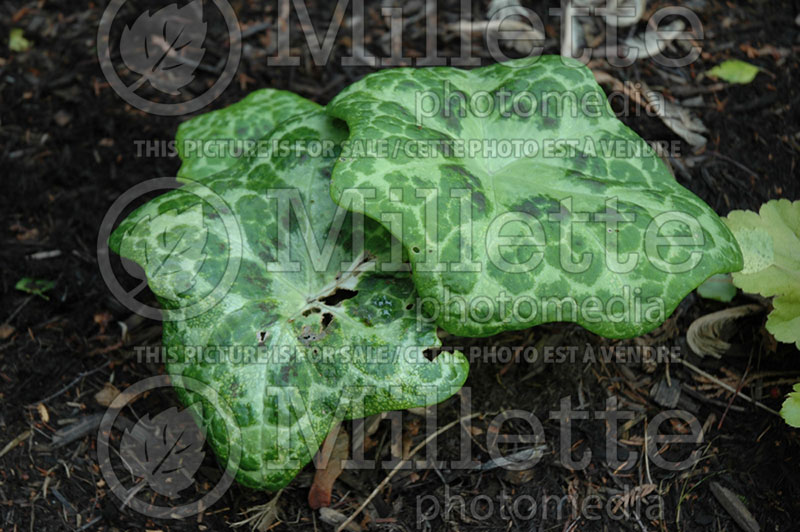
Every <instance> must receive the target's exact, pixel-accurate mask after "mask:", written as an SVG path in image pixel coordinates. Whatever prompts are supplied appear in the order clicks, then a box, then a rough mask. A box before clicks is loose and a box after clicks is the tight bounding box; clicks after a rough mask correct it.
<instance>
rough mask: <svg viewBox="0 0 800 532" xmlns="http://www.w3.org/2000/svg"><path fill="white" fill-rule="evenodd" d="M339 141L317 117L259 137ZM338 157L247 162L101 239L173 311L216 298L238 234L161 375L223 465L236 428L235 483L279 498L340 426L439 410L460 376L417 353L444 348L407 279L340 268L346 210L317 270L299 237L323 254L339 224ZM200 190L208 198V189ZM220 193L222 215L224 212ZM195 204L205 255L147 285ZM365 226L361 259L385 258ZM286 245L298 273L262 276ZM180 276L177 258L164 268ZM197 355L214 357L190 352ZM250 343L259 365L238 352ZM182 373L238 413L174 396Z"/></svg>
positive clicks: (170, 329)
mask: <svg viewBox="0 0 800 532" xmlns="http://www.w3.org/2000/svg"><path fill="white" fill-rule="evenodd" d="M345 135H346V132H345V131H343V130H342V129H341V126H337V125H335V124H334V122H333V120H332V119H331V118H329V117H328V116H326V115H325V114H324V112H322V111H313V112H311V113H307V114H305V115H302V116H299V117H295V118H294V119H292V120H289V121H286V122H283V123H281V124H280V125H279V126H278V127H277V129H276V130H275V131H273V132H272V133H271V134H270V135H268V139H269V140H281V141H283V140H285V141H291V142H294V141H317V140H330V141H333V142H334V143H335V144H338V143H339V142H341V140H343V139H344V137H345ZM334 160H335V154H332V155H330V156H321V157H311V156H308V154H307V153H304V152H302V151H296V152H295V151H293V152H290V153H289V154H287V155H285V156H277V155H275V154H273V155H272V156H269V157H249V158H247V159H243V160H241V161H239V162H238V163H237V164H236V165H235V166H234V167H233V168H231V169H230V170H227V171H223V172H222V173H220V174H217V175H213V176H206V177H204V178H203V186H199V187H198V186H193V185H192V184H191V183H190V184H189V185H187V186H185V187H182V188H180V189H177V190H174V191H170V192H169V193H167V194H164V195H162V196H159V197H157V198H155V199H154V200H152V201H150V202H149V203H147V204H145V205H144V206H142V207H140V208H139V209H138V210H137V211H135V212H134V213H133V214H131V215H130V216H129V217H128V218H127V219H126V220H125V221H123V222H122V224H121V225H120V226H119V227H118V228H117V229H116V230H115V232H114V233H113V234H112V236H111V239H110V246H111V248H112V249H114V250H115V251H121V252H122V255H123V256H124V257H126V258H128V259H130V260H133V261H134V262H137V263H138V264H140V265H141V266H142V267H143V268H144V270H145V272H146V273H147V275H148V280H149V282H150V283H151V289H152V291H153V292H154V293H155V294H156V296H157V297H158V299H159V301H160V303H161V304H162V306H163V307H164V308H165V309H168V310H170V309H180V308H182V307H191V306H192V305H196V304H199V303H198V302H199V301H203V300H204V298H207V297H208V296H209V294H212V293H213V292H214V287H215V286H216V285H217V284H218V283H219V282H220V281H221V280H222V279H224V278H225V275H226V274H225V272H224V271H225V270H226V268H227V265H228V264H229V260H230V257H229V256H228V255H229V251H230V249H232V248H233V247H234V246H233V245H232V244H231V242H233V241H236V240H237V239H240V242H241V248H242V250H243V253H242V257H241V262H240V265H239V267H238V272H237V274H236V276H235V280H234V282H233V283H232V286H230V288H229V289H228V290H227V292H226V294H225V295H224V297H223V298H221V299H220V300H218V301H212V302H211V303H210V304H209V305H208V307H209V308H208V310H207V311H206V312H203V313H201V314H199V315H197V316H195V317H191V318H188V319H186V320H182V321H167V322H165V323H164V342H163V343H164V346H165V347H167V349H168V350H169V351H168V353H169V358H168V361H167V370H168V372H169V374H170V375H171V376H172V378H173V379H174V384H175V387H176V390H177V391H178V394H179V396H180V398H181V400H182V402H183V403H184V404H185V405H193V404H195V403H198V401H200V403H199V404H204V403H205V406H204V407H203V409H202V410H203V411H202V412H198V415H200V416H201V417H202V419H203V424H204V425H205V426H207V427H208V434H209V436H208V438H209V441H210V443H211V446H212V448H213V449H214V451H215V453H216V454H217V456H218V457H219V458H220V460H221V462H223V463H224V462H225V461H226V459H227V457H228V456H229V454H230V453H231V452H232V451H231V445H237V444H236V442H232V441H229V435H230V434H231V433H232V431H231V430H229V428H230V427H231V426H237V427H239V429H240V430H241V434H242V441H241V446H242V448H241V451H242V452H241V457H242V458H241V461H240V467H239V470H238V471H237V472H236V478H237V480H238V481H239V482H241V483H242V484H245V485H247V486H249V487H253V488H256V489H267V490H275V489H279V488H281V487H283V486H285V485H286V484H287V483H288V482H290V481H291V479H292V478H294V476H295V475H296V473H297V472H298V471H299V470H300V469H301V468H302V467H303V466H304V465H305V464H307V463H308V462H309V461H310V460H311V458H312V456H313V454H314V453H315V452H316V450H317V448H318V447H319V445H320V444H321V442H322V441H323V440H324V438H325V437H326V435H327V434H328V432H329V430H330V428H331V427H332V426H333V425H334V424H335V423H337V422H338V421H340V420H342V419H349V418H356V417H364V416H367V415H371V414H374V413H378V412H384V411H389V410H396V409H404V408H410V407H414V406H424V405H428V404H433V403H437V402H440V401H442V400H444V399H445V398H447V397H449V396H450V395H451V394H453V393H454V392H455V391H457V390H458V389H459V388H460V387H461V386H462V385H463V382H464V380H465V379H466V375H467V372H468V363H467V361H466V359H465V358H464V357H463V355H461V354H460V353H458V352H455V353H447V352H444V353H441V354H439V356H438V357H436V358H435V359H434V360H433V361H431V360H428V359H427V358H426V356H425V354H424V352H425V351H426V350H427V349H431V348H436V347H438V346H439V345H441V344H440V341H439V339H438V337H437V335H436V329H435V326H433V325H432V324H425V323H419V322H418V320H417V319H416V314H415V313H416V309H415V308H414V307H413V305H414V303H415V292H414V287H413V283H412V282H411V279H410V275H409V274H408V273H407V272H400V273H382V272H380V271H377V270H376V271H361V270H355V271H352V270H350V269H348V265H351V264H352V263H353V262H354V261H355V262H359V261H358V259H357V257H354V256H353V255H360V254H358V253H357V250H354V249H353V238H352V235H353V233H352V224H351V223H350V220H351V218H352V215H350V214H347V215H346V220H345V222H344V224H343V226H342V230H341V233H340V234H339V238H338V240H336V245H335V247H334V248H333V251H332V256H331V259H330V260H329V261H328V262H327V267H325V268H323V269H320V270H319V271H317V268H315V267H313V264H312V260H311V255H310V252H309V251H308V249H307V247H306V241H305V239H304V235H305V236H309V235H310V237H311V238H314V239H316V242H318V243H320V246H322V242H324V241H325V238H326V237H327V236H328V231H329V228H330V227H331V225H332V223H333V221H334V219H335V217H336V213H337V206H336V205H335V204H334V203H333V202H332V201H331V199H330V195H329V182H330V171H331V165H332V164H333V161H334ZM206 187H207V189H206ZM208 189H210V191H213V193H211V192H204V190H208ZM276 189H285V190H289V191H295V192H296V193H297V194H299V197H300V198H301V200H302V201H301V203H302V205H303V206H304V208H305V210H306V211H307V217H306V218H305V220H306V221H305V222H303V221H302V220H300V218H302V217H298V216H297V214H296V213H294V214H293V215H291V216H285V215H279V213H278V210H277V209H278V207H277V203H278V201H277V200H271V199H269V198H268V194H269V193H270V191H273V190H276ZM215 195H216V196H218V197H219V198H221V199H222V200H223V202H224V204H225V205H226V206H227V207H219V203H218V202H215V200H214V199H213V198H214V196H215ZM198 209H202V212H203V217H202V224H203V228H202V231H201V230H200V229H201V228H200V227H195V229H196V234H202V238H203V241H202V242H201V241H200V240H198V242H197V245H198V246H201V245H202V246H203V248H204V253H194V254H192V253H185V254H182V255H180V256H177V257H175V258H174V260H176V261H185V269H186V270H187V272H188V273H187V276H186V279H184V280H183V281H182V282H180V283H176V281H177V280H178V279H177V278H176V277H174V276H172V275H171V276H167V277H166V278H163V279H162V278H161V277H159V276H158V275H157V274H156V275H154V276H153V279H151V273H153V272H152V269H154V268H159V267H162V268H163V266H162V264H163V261H162V260H157V261H155V263H156V264H154V265H152V266H151V265H149V264H148V257H147V250H148V249H149V248H150V247H152V246H153V245H154V242H153V241H154V240H155V241H158V240H164V239H165V238H166V236H167V235H169V234H170V233H174V234H179V235H181V237H182V238H186V237H187V236H186V235H189V237H191V235H192V234H193V233H192V231H191V229H192V227H191V226H189V225H187V223H194V224H196V223H197V222H191V220H194V219H195V218H194V216H191V217H187V216H185V215H182V213H186V212H197V210H198ZM226 210H227V211H228V212H219V211H226ZM231 216H232V217H233V219H234V221H235V224H236V225H238V228H239V234H233V235H231V234H230V233H231V231H230V227H229V226H226V225H225V223H224V219H225V218H226V217H227V218H230V217H231ZM145 217H149V219H150V220H151V221H152V224H151V225H150V226H149V227H150V231H149V232H146V231H143V229H142V228H141V227H142V226H141V225H139V223H138V222H139V221H140V220H141V219H144V218H145ZM279 226H283V227H284V228H286V229H288V231H289V232H288V235H290V236H289V237H288V239H287V240H285V241H282V242H283V243H279V242H278V231H279ZM134 229H135V231H134ZM368 231H371V232H368V234H366V235H365V237H364V238H365V241H366V244H365V247H366V251H367V256H368V257H384V256H385V255H386V252H387V250H386V249H381V247H382V246H387V247H388V245H389V241H390V235H389V234H388V233H386V232H385V231H384V230H383V229H382V228H380V227H379V226H377V225H375V226H374V227H373V228H372V229H369V230H368ZM233 233H236V231H233ZM168 240H169V241H177V240H178V237H177V236H174V235H173V236H172V237H171V238H169V239H168ZM188 244H189V243H182V244H181V247H184V246H186V245H188ZM287 245H288V248H289V252H290V254H291V258H292V260H293V261H296V262H298V263H299V270H298V271H296V272H291V271H289V272H287V271H269V269H268V266H267V265H268V264H269V263H273V262H277V258H278V257H279V253H280V249H279V248H281V247H282V246H287ZM323 249H324V248H323ZM159 258H160V257H159ZM192 261H202V264H200V265H197V264H192ZM176 269H178V267H177V264H172V265H171V270H176ZM176 286H177V288H176ZM341 289H348V290H352V291H354V292H355V293H354V294H353V297H351V298H349V299H344V300H343V301H339V302H333V301H332V300H330V299H329V298H328V296H331V295H333V294H334V293H336V292H337V290H341ZM351 294H352V293H351ZM227 348H234V349H238V350H239V351H238V352H239V355H226V354H225V352H224V350H225V349H227ZM198 349H204V350H206V352H210V353H211V354H212V357H211V358H210V359H206V358H204V357H199V356H198ZM246 349H250V350H251V351H255V352H256V357H257V358H256V359H255V360H251V359H247V358H242V357H245V355H243V353H245V354H246V351H244V350H246ZM214 353H217V354H218V355H217V358H214V356H213V355H214ZM237 356H238V357H240V358H241V360H240V359H237V358H236V357H237ZM181 377H190V378H193V379H197V380H199V381H201V382H204V383H207V384H209V385H212V386H213V387H214V388H215V389H216V390H218V391H219V393H220V394H221V395H222V397H223V399H225V400H226V401H227V403H228V404H229V406H230V411H231V412H233V414H232V415H226V414H225V413H221V412H219V411H217V410H215V409H213V408H211V406H210V405H209V404H208V403H207V401H205V400H204V398H203V397H195V396H194V394H193V393H190V392H188V391H187V390H185V389H183V388H182V387H181V386H180V379H181Z"/></svg>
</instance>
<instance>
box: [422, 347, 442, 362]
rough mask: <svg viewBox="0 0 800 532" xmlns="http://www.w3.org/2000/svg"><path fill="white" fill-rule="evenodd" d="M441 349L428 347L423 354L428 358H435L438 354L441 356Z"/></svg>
mask: <svg viewBox="0 0 800 532" xmlns="http://www.w3.org/2000/svg"><path fill="white" fill-rule="evenodd" d="M439 353H440V350H439V349H426V350H425V351H423V352H422V356H424V357H425V358H427V359H428V360H431V361H433V360H435V359H436V357H437V356H439Z"/></svg>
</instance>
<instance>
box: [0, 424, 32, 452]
mask: <svg viewBox="0 0 800 532" xmlns="http://www.w3.org/2000/svg"><path fill="white" fill-rule="evenodd" d="M30 435H31V431H29V430H26V431H25V432H23V433H22V434H20V435H19V436H17V437H16V438H14V439H13V440H11V441H10V442H8V443H7V444H6V446H5V447H3V450H2V451H0V458H2V457H3V456H5V455H6V453H8V451H10V450H11V449H13V448H14V447H16V446H17V445H19V444H20V443H22V442H24V441H25V440H27V439H28V438H29V437H30Z"/></svg>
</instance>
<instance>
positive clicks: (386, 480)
mask: <svg viewBox="0 0 800 532" xmlns="http://www.w3.org/2000/svg"><path fill="white" fill-rule="evenodd" d="M480 415H481V413H480V412H478V413H475V414H469V415H466V416H461V417H460V418H458V419H457V420H455V421H451V422H450V423H448V424H447V425H445V426H444V427H442V428H440V429H439V430H437V431H436V432H434V433H433V434H431V435H430V436H428V437H427V438H425V440H424V441H422V442H421V443H420V444H419V445H417V446H416V447H414V448H413V449H412V450H411V452H410V453H409V454H408V457H407V458H404V459H403V460H401V461H399V462H398V463H397V465H396V466H394V469H392V470H391V471H390V472H389V474H388V475H386V478H384V479H383V480H382V481H381V483H380V484H378V486H377V487H376V488H375V489H374V490H372V493H370V494H369V497H367V498H366V500H365V501H364V502H363V503H361V506H359V507H358V508H357V509H356V511H355V512H353V514H352V515H351V516H350V517H348V518H347V520H345V522H344V523H342V524H341V525H339V526H338V527H337V528H336V532H342V531H343V530H344V529H345V528H347V525H349V524H350V523H352V522H353V519H355V518H356V517H357V516H358V514H360V513H361V512H362V511H364V508H366V507H367V505H368V504H369V503H370V501H372V499H374V498H375V497H376V496H377V495H378V493H380V491H381V490H382V489H383V488H384V487H385V486H386V484H388V483H389V481H390V480H392V477H394V476H395V475H396V474H397V472H398V471H400V468H401V467H403V466H405V465H406V464H407V463H409V462H410V461H411V458H412V457H413V456H414V455H416V454H417V453H418V452H419V451H420V450H421V449H422V448H424V447H425V446H426V445H427V444H428V442H430V441H431V440H433V439H434V438H436V437H437V436H439V435H440V434H442V433H444V432H447V431H448V430H450V429H451V428H453V427H455V426H456V425H459V424H461V422H462V421H466V420H467V419H472V418H474V417H478V416H480Z"/></svg>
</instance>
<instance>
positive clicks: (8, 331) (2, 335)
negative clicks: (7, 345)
mask: <svg viewBox="0 0 800 532" xmlns="http://www.w3.org/2000/svg"><path fill="white" fill-rule="evenodd" d="M15 331H16V329H15V328H14V326H13V325H9V324H8V323H4V324H2V325H0V340H5V339H6V338H8V337H9V336H11V335H12V334H14V332H15Z"/></svg>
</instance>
